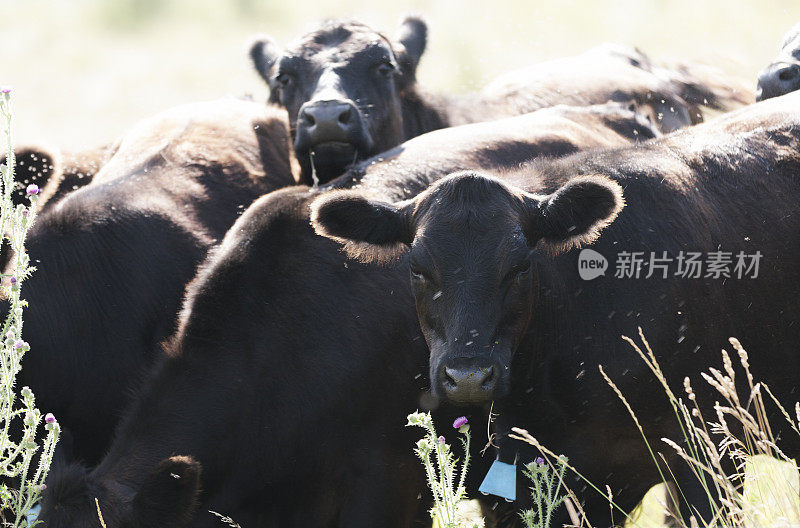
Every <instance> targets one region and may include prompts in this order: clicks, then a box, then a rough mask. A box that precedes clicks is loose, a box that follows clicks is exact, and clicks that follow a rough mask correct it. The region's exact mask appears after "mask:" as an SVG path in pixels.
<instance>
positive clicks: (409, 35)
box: [394, 16, 428, 79]
mask: <svg viewBox="0 0 800 528" xmlns="http://www.w3.org/2000/svg"><path fill="white" fill-rule="evenodd" d="M394 40H395V41H396V42H399V43H400V44H402V45H403V49H402V50H400V53H399V55H398V57H397V61H398V63H399V64H400V70H401V72H402V73H403V75H404V76H406V77H407V78H410V79H414V78H415V76H416V71H417V66H418V65H419V60H420V59H421V58H422V53H423V52H424V51H425V46H426V45H427V43H428V24H427V23H426V22H425V20H423V18H422V17H420V16H407V17H405V18H404V19H403V21H402V22H401V23H400V27H399V28H398V30H397V34H396V35H395V37H394Z"/></svg>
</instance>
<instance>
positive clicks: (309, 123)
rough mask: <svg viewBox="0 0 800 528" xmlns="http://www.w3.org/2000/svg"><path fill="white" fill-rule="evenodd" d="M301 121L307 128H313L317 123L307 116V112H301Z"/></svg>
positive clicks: (309, 115)
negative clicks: (303, 121) (302, 120)
mask: <svg viewBox="0 0 800 528" xmlns="http://www.w3.org/2000/svg"><path fill="white" fill-rule="evenodd" d="M303 119H304V120H305V122H306V124H307V125H308V126H314V125H315V124H316V123H317V122H316V121H315V120H314V116H312V115H311V114H309V113H308V112H303Z"/></svg>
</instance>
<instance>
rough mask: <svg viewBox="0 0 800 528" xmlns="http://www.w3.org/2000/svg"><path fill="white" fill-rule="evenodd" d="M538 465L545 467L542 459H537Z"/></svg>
mask: <svg viewBox="0 0 800 528" xmlns="http://www.w3.org/2000/svg"><path fill="white" fill-rule="evenodd" d="M536 465H537V466H543V465H544V459H543V458H542V457H536Z"/></svg>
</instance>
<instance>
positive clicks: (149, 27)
mask: <svg viewBox="0 0 800 528" xmlns="http://www.w3.org/2000/svg"><path fill="white" fill-rule="evenodd" d="M410 11H416V12H420V13H423V14H424V15H425V16H427V18H428V21H429V23H430V28H431V31H430V41H429V46H428V51H427V52H426V55H425V57H424V59H423V61H422V65H421V71H420V75H419V77H420V80H421V82H423V83H425V84H426V85H428V86H431V87H433V88H436V89H439V90H446V91H451V92H463V91H468V90H472V89H475V88H478V87H480V86H481V85H482V84H483V83H484V82H485V81H486V80H488V79H490V78H492V77H493V76H495V75H496V74H498V73H500V72H503V71H507V70H510V69H513V68H515V67H517V66H521V65H525V64H531V63H534V62H537V61H541V60H544V59H548V58H552V57H557V56H562V55H569V54H574V53H578V52H580V51H582V50H585V49H586V48H588V47H590V46H593V45H595V44H598V43H601V42H609V41H613V42H620V43H623V44H629V45H635V46H639V47H641V48H642V49H643V50H644V51H646V52H647V53H649V54H650V55H651V56H654V57H663V58H687V59H697V60H702V61H706V62H711V63H714V64H718V65H719V66H721V67H722V68H724V69H726V70H727V71H730V72H732V73H735V74H737V75H739V76H741V77H742V78H743V79H746V80H747V81H748V82H751V83H752V84H755V75H756V72H757V71H758V70H759V69H760V68H761V67H763V66H764V65H765V64H766V63H767V62H768V61H769V60H770V59H771V58H772V57H773V56H774V54H775V52H776V49H777V46H778V42H779V40H780V37H781V36H782V34H783V33H784V32H785V31H786V30H787V29H788V28H789V27H790V26H791V25H792V24H793V23H794V22H796V21H798V20H800V2H797V1H796V0H772V1H770V2H756V1H754V0H729V1H720V0H706V1H703V2H696V1H693V0H616V1H609V0H601V1H577V0H564V1H558V2H532V1H530V0H497V1H492V2H486V1H485V0H484V1H477V0H441V1H437V2H431V1H423V0H413V1H410V2H406V3H402V4H401V3H397V2H395V3H392V4H391V5H390V4H388V3H379V2H374V1H373V0H337V1H335V2H332V1H322V0H306V1H298V2H278V1H260V0H0V83H2V84H10V85H12V86H13V87H14V88H15V91H16V96H15V100H16V104H17V116H18V119H17V121H18V122H17V128H16V131H17V132H16V133H17V138H18V140H19V141H20V142H47V143H50V144H53V145H57V146H63V147H69V148H77V147H82V146H91V145H94V144H97V143H101V142H105V141H108V140H111V139H112V138H114V137H116V136H117V135H119V134H121V133H122V132H123V131H125V130H126V129H127V127H129V126H130V125H131V124H133V123H134V122H136V121H137V120H139V119H141V118H143V117H146V116H149V115H152V114H153V113H155V112H157V111H159V110H162V109H164V108H168V107H170V106H172V105H176V104H179V103H182V102H187V101H197V100H203V99H211V98H215V97H218V96H221V95H224V94H242V93H245V92H248V93H252V94H253V95H255V96H256V97H258V98H262V97H264V95H265V93H266V90H265V88H264V85H263V83H262V82H261V81H260V79H259V78H258V77H257V76H256V75H255V73H254V72H253V71H252V68H251V66H250V64H249V62H248V60H247V59H246V56H245V49H246V43H247V40H248V38H249V37H250V36H251V35H254V34H256V33H259V32H263V33H268V34H270V35H272V36H273V37H275V38H276V39H278V41H279V42H281V43H285V42H287V41H288V40H290V39H292V38H293V37H294V36H296V35H298V34H299V33H301V32H303V31H305V30H307V29H309V28H310V27H312V26H313V25H314V24H315V23H316V22H317V21H319V20H321V19H323V18H326V17H334V16H355V17H358V18H360V19H362V20H364V21H366V22H368V23H371V24H373V25H375V26H376V27H378V28H381V29H382V30H384V31H385V32H387V33H390V34H391V32H392V31H393V30H394V28H395V26H396V24H397V22H398V20H399V19H400V18H401V17H402V15H403V14H405V13H408V12H410Z"/></svg>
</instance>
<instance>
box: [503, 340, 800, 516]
mask: <svg viewBox="0 0 800 528" xmlns="http://www.w3.org/2000/svg"><path fill="white" fill-rule="evenodd" d="M624 339H625V340H626V341H627V342H628V343H629V344H630V345H631V346H632V347H633V348H634V350H635V351H636V352H637V353H638V354H639V356H640V357H641V358H642V360H643V361H644V362H645V364H646V365H647V366H648V368H649V369H650V370H651V371H652V372H653V374H654V375H655V376H656V379H657V380H658V381H659V382H660V383H661V385H662V388H663V389H664V393H665V395H666V397H667V399H668V401H669V403H670V405H671V406H672V409H673V411H674V413H675V416H676V419H677V421H678V424H679V425H680V429H679V430H680V432H681V434H682V435H683V438H682V440H681V441H680V442H679V441H676V439H671V438H662V439H661V440H662V441H663V442H664V443H665V444H666V445H668V446H670V448H671V449H672V450H674V452H675V453H676V454H677V456H678V457H679V459H681V460H682V461H683V462H684V463H686V464H688V466H689V468H690V470H691V472H692V474H693V475H694V477H695V478H697V479H698V482H699V483H700V485H701V487H702V488H703V490H704V491H705V496H706V498H707V500H708V504H707V505H708V506H709V509H710V511H711V513H712V517H711V519H704V520H702V521H699V520H698V518H697V517H696V516H695V515H692V516H691V517H690V518H689V519H684V518H681V517H680V516H678V517H677V518H675V519H673V523H675V524H677V525H678V526H683V527H694V526H698V523H699V522H702V523H704V524H705V525H707V526H732V527H755V526H758V527H760V526H767V525H773V526H774V525H797V524H798V523H800V501H798V492H799V491H800V479H798V475H797V469H798V467H797V464H796V462H795V461H794V460H792V459H790V458H789V457H788V456H787V455H786V454H785V453H784V452H783V451H782V450H781V448H780V447H779V446H778V444H777V442H776V439H775V436H774V433H773V429H774V428H773V424H770V422H769V419H768V417H769V416H770V413H769V412H768V407H770V406H773V407H774V409H776V410H777V411H778V413H777V414H778V415H779V416H782V417H783V419H784V420H786V422H787V423H788V424H789V425H790V427H791V430H792V431H794V433H795V434H798V435H800V404H796V406H795V409H794V411H795V417H792V416H790V414H789V412H788V411H787V410H786V409H785V408H784V407H783V406H782V404H781V403H780V401H779V400H778V398H777V397H775V395H774V394H773V393H772V391H771V390H770V389H769V387H768V386H767V385H766V384H764V383H763V382H758V381H756V380H755V379H754V377H753V375H752V373H751V371H750V363H749V357H748V354H747V351H746V350H745V349H744V347H742V345H741V343H739V341H738V340H737V339H735V338H730V339H729V342H730V344H731V346H732V347H733V349H734V351H735V352H736V355H737V356H738V366H737V365H735V363H734V361H732V359H731V354H729V353H728V351H726V350H722V353H721V357H722V367H721V368H714V367H710V368H708V370H707V372H701V373H700V376H701V377H702V379H703V380H704V381H705V382H706V383H707V384H708V385H709V386H710V387H711V388H712V389H713V393H714V397H715V399H717V401H716V402H715V403H714V405H713V406H711V410H710V412H709V410H706V412H705V414H704V412H703V409H701V406H700V404H699V403H698V398H697V394H696V392H695V390H694V388H693V386H692V382H691V380H690V379H689V377H686V378H684V380H683V389H684V394H685V397H679V396H677V395H676V394H675V393H674V392H673V391H672V390H671V388H670V386H669V384H668V383H667V379H666V376H665V375H664V372H663V371H662V369H661V367H660V365H659V364H658V362H657V361H656V356H655V354H654V352H653V350H652V348H651V347H650V344H649V343H648V342H647V340H646V339H645V337H644V334H643V333H642V330H641V329H639V341H640V342H641V344H640V343H637V342H635V341H634V340H632V339H630V338H628V337H624ZM739 366H740V368H741V372H740V373H737V370H739ZM599 369H600V373H601V374H602V375H603V377H604V378H605V380H606V382H607V383H608V384H609V386H610V387H611V388H612V389H613V390H614V392H615V393H616V395H617V397H618V398H619V399H620V400H621V401H622V403H623V405H624V406H625V408H626V409H627V411H628V413H629V414H630V415H631V417H632V419H633V421H634V424H635V426H636V427H637V428H638V430H639V432H640V433H641V435H642V437H643V439H644V440H643V441H645V442H647V438H648V437H647V435H646V434H645V431H644V429H643V428H642V426H641V423H640V422H639V420H638V418H637V417H636V414H635V412H634V409H633V408H632V407H631V405H630V404H629V402H628V401H627V399H626V398H625V396H624V395H623V394H622V392H621V391H620V390H619V388H618V387H617V386H616V384H615V383H614V382H613V380H611V379H610V378H609V377H608V376H607V375H606V373H605V371H604V370H603V368H602V366H600V367H599ZM737 375H738V376H744V380H745V381H746V385H744V386H745V391H744V394H740V391H739V390H737V386H736V381H737ZM740 386H741V384H740ZM765 395H766V397H765ZM773 414H775V413H773ZM709 415H710V416H711V417H708V416H709ZM513 431H514V433H515V434H514V435H512V438H516V439H519V440H522V441H525V442H528V443H529V444H531V445H533V446H535V447H537V448H538V449H539V450H540V451H542V452H543V453H547V454H548V455H551V456H555V455H554V454H553V453H552V451H550V450H549V449H547V448H546V447H545V446H542V445H541V444H540V443H539V442H538V441H537V440H536V438H534V437H533V436H531V435H530V434H529V433H528V432H527V431H525V430H523V429H518V428H514V429H513ZM647 447H648V449H650V454H651V456H652V458H653V461H654V463H656V464H657V465H658V467H659V471H660V472H661V477H662V479H663V480H664V482H665V483H666V484H668V485H667V490H668V491H667V493H668V503H670V504H669V505H670V506H672V507H673V509H674V506H675V505H677V503H678V500H679V498H680V499H683V500H685V497H684V496H683V494H682V492H681V490H680V488H677V490H675V491H672V489H671V488H672V486H670V485H669V483H670V482H674V481H675V478H674V475H673V472H672V469H671V468H670V467H669V466H668V465H667V464H666V459H665V458H664V456H663V455H661V460H660V462H659V460H658V459H657V458H656V456H655V454H654V452H653V449H652V448H651V446H650V444H649V443H647ZM565 466H566V467H567V468H568V469H569V470H570V471H572V472H574V473H575V474H576V475H577V476H578V477H579V478H581V479H582V480H584V481H585V482H586V483H587V484H588V485H589V486H590V487H591V488H593V489H594V490H595V491H597V492H599V493H601V494H602V495H604V496H605V497H606V499H607V500H609V502H610V504H611V505H612V507H613V506H615V505H614V504H613V500H612V498H611V496H610V492H606V493H603V492H602V491H601V490H600V489H599V487H598V486H597V484H596V483H592V482H589V481H588V480H587V479H585V478H584V477H583V475H581V473H580V472H579V470H578V469H577V468H575V467H573V466H571V465H569V464H566V463H565ZM662 467H664V468H666V472H665V471H662ZM787 490H788V491H787ZM569 493H570V497H573V496H574V494H572V492H571V491H570V492H569ZM670 513H671V514H673V515H675V512H674V511H672V512H670ZM628 520H629V521H632V519H631V518H630V517H628Z"/></svg>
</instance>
